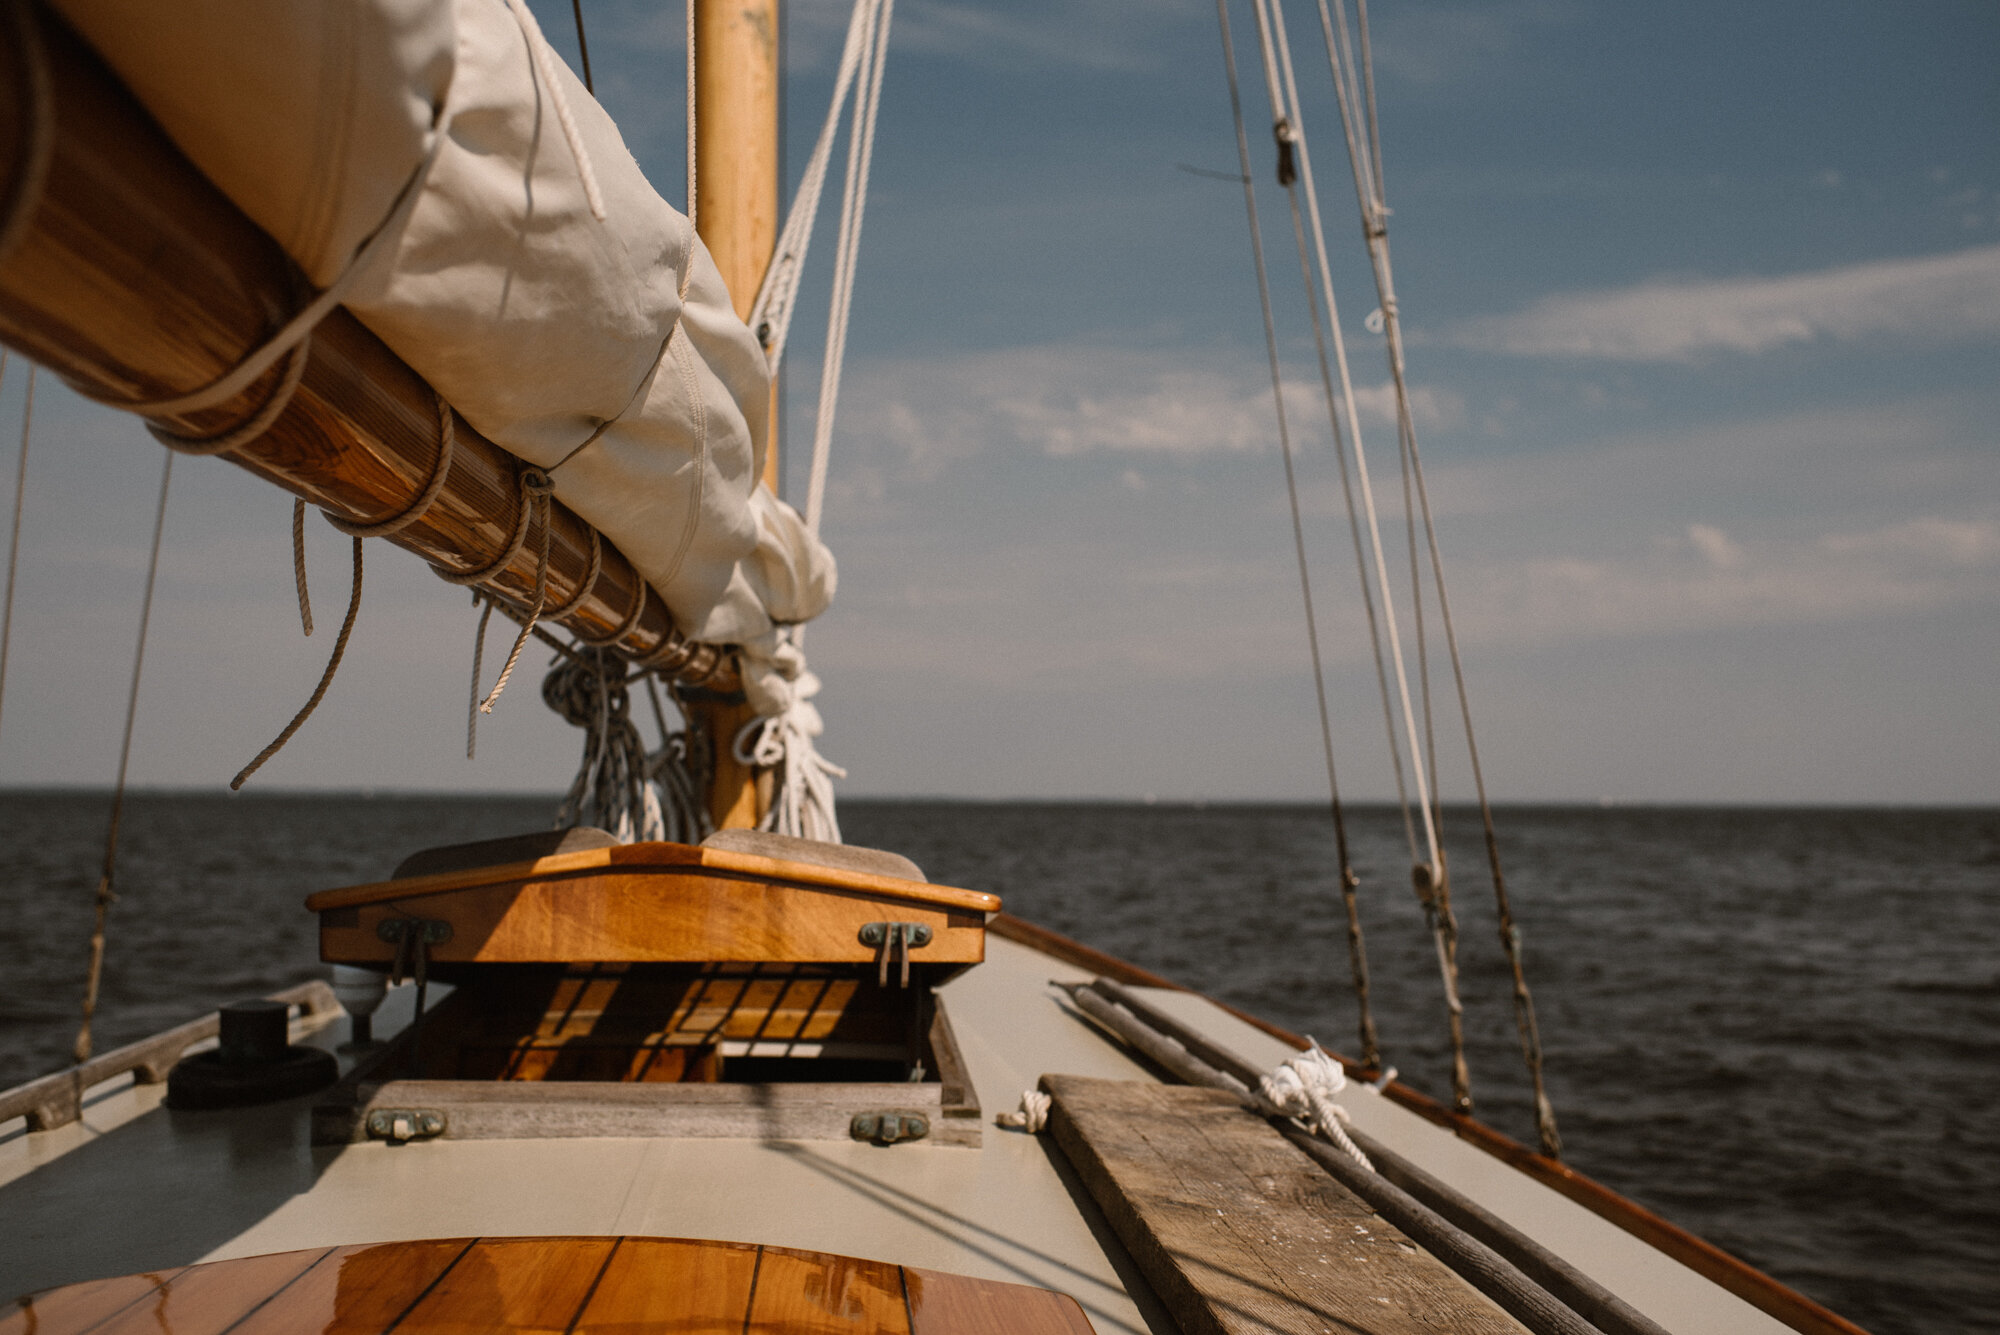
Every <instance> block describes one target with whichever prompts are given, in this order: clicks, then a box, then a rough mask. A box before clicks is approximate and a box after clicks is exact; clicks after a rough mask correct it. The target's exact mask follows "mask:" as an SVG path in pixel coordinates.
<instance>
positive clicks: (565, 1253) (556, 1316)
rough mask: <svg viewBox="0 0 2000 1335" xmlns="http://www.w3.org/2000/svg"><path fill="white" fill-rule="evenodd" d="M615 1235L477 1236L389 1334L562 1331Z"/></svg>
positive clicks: (607, 1258)
mask: <svg viewBox="0 0 2000 1335" xmlns="http://www.w3.org/2000/svg"><path fill="white" fill-rule="evenodd" d="M616 1245H617V1240H616V1239H615V1238H481V1239H480V1240H479V1241H478V1242H475V1243H474V1244H473V1245H472V1247H471V1248H470V1249H469V1250H468V1251H467V1252H466V1253H465V1255H463V1256H462V1257H460V1258H459V1259H458V1262H457V1263H456V1264H455V1265H453V1266H452V1267H451V1269H450V1270H448V1271H447V1272H445V1274H444V1276H443V1277H442V1278H441V1279H439V1280H438V1281H437V1283H436V1284H435V1285H433V1286H432V1287H431V1289H430V1291H429V1292H428V1293H426V1294H425V1295H424V1297H423V1298H422V1299H421V1300H420V1301H419V1302H418V1303H417V1305H416V1306H415V1307H413V1308H411V1309H410V1312H409V1315H407V1316H405V1317H404V1318H403V1319H402V1320H401V1321H400V1322H398V1323H397V1324H396V1327H395V1329H396V1332H397V1335H485V1333H486V1332H489V1331H498V1330H510V1331H547V1332H551V1335H559V1332H562V1331H564V1330H567V1329H568V1328H569V1324H570V1322H571V1321H573V1320H575V1319H576V1315H577V1313H578V1312H580V1311H582V1310H583V1305H584V1303H585V1301H587V1300H588V1299H589V1297H590V1295H591V1290H592V1289H593V1288H594V1287H595V1285H596V1283H597V1277H598V1275H599V1274H600V1273H602V1272H603V1270H604V1267H605V1264H606V1263H607V1262H608V1261H610V1259H611V1252H612V1248H613V1247H615V1246H616Z"/></svg>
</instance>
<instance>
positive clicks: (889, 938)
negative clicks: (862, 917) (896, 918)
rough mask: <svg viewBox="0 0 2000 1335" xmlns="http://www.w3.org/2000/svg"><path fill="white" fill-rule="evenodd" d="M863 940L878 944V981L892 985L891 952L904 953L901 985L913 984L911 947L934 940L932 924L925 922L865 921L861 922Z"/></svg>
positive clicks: (875, 945) (877, 984)
mask: <svg viewBox="0 0 2000 1335" xmlns="http://www.w3.org/2000/svg"><path fill="white" fill-rule="evenodd" d="M860 935H861V944H862V945H864V946H873V947H875V983H876V986H878V987H887V986H888V985H889V956H890V955H891V954H895V955H898V956H900V957H901V959H902V966H903V977H902V984H901V985H902V986H904V987H908V986H909V985H910V951H911V950H913V949H915V948H918V947H921V946H927V945H929V944H930V943H931V928H930V924H929V923H923V922H865V923H862V924H861V934H860Z"/></svg>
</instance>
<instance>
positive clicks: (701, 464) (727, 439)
mask: <svg viewBox="0 0 2000 1335" xmlns="http://www.w3.org/2000/svg"><path fill="white" fill-rule="evenodd" d="M56 7H57V8H58V9H59V10H60V11H62V13H63V15H64V16H65V17H66V18H67V19H68V20H69V21H70V23H71V24H72V25H74V26H75V28H76V29H77V30H78V31H79V32H80V33H81V34H82V35H83V37H84V38H85V39H86V40H87V41H89V42H90V43H91V45H92V46H94V47H95V48H96V49H97V51H98V52H99V53H100V54H101V55H102V56H103V57H104V58H105V59H106V60H107V61H108V62H109V63H110V64H111V66H112V67H113V68H114V69H115V70H116V71H117V73H118V74H119V76H120V77H121V78H122V79H123V80H124V81H125V83H126V84H127V86H128V87H130V88H131V89H132V91H133V93H134V94H135V95H136V96H137V97H138V98H139V99H140V101H141V102H142V103H144V105H145V106H146V108H147V110H149V111H150V112H151V113H152V114H153V116H154V117H155V118H156V119H157V120H158V121H159V122H160V124H161V125H162V126H163V127H164V128H165V130H166V131H167V133H168V134H169V135H170V136H171V137H172V138H173V139H174V141H175V142H176V143H177V144H178V145H179V146H180V147H181V149H182V150H183V151H184V152H186V153H187V155H188V157H189V158H190V159H192V160H193V162H194V163H195V164H196V165H197V166H198V167H200V168H201V170H202V171H203V172H205V173H206V174H207V175H208V177H209V178H210V179H211V180H213V181H214V182H215V183H216V184H217V185H218V186H219V187H220V188H221V189H222V190H223V191H224V192H225V193H226V194H228V195H229V197H230V198H231V199H233V200H234V201H235V202H236V203H237V204H238V205H239V206H240V207H241V208H242V209H243V210H244V211H245V212H246V213H247V214H249V215H250V217H251V218H252V219H254V220H255V221H256V222H257V223H258V224H259V225H260V226H262V227H263V228H264V229H265V230H266V231H268V232H269V233H270V234H271V235H272V236H273V237H274V238H276V239H277V241H278V242H279V244H280V245H282V246H283V247H284V248H285V250H286V251H287V252H288V253H289V254H290V255H291V256H292V258H293V259H294V260H295V261H297V263H298V264H299V266H300V267H301V268H302V269H303V270H304V272H305V274H306V276H307V277H308V278H309V279H310V280H311V281H312V282H313V283H314V284H316V285H318V286H320V287H322V288H324V287H328V286H331V285H334V284H336V283H339V284H341V285H342V293H343V295H342V298H341V299H342V301H343V304H345V305H346V306H347V308H348V309H349V310H350V311H352V312H353V313H354V314H355V316H357V317H358V318H359V319H360V320H361V321H362V322H363V323H364V324H366V325H367V326H368V327H369V328H370V329H371V330H373V331H374V332H375V333H376V334H377V335H378V336H379V337H380V338H381V339H382V340H383V341H384V342H385V343H387V344H388V345H389V346H390V347H391V348H392V349H394V350H395V351H396V353H397V354H398V355H399V356H401V357H402V358H403V359H404V360H405V361H406V362H408V363H409V364H410V366H411V367H413V368H414V369H415V370H416V371H417V372H418V374H420V375H422V376H423V377H424V378H425V379H426V380H428V381H429V382H430V383H431V385H432V386H433V387H435V388H436V389H437V390H438V392H439V393H441V394H442V395H444V397H445V398H446V399H447V400H448V401H449V402H450V403H451V404H452V405H453V406H454V407H456V408H457V409H458V411H459V412H460V413H461V414H462V415H463V416H464V418H465V419H466V421H468V422H470V423H471V424H472V425H473V426H474V427H476V428H477V429H478V430H479V431H480V432H481V433H482V434H484V435H485V436H487V437H488V438H489V439H491V440H493V441H494V442H495V443H497V444H499V445H501V446H502V447H504V448H505V449H507V450H509V451H511V452H513V453H514V454H515V455H518V456H519V457H520V458H522V459H524V460H527V461H529V462H530V463H533V464H535V465H537V466H539V467H542V468H547V469H553V470H554V471H553V477H554V480H555V488H556V495H557V497H558V498H560V499H561V500H562V501H563V502H564V503H565V504H567V505H568V506H570V507H571V508H572V509H573V510H575V511H576V513H577V514H579V515H580V516H582V517H583V518H584V519H586V520H588V521H589V522H590V523H592V524H594V525H596V526H597V528H598V529H599V530H601V531H602V532H603V533H604V534H605V536H606V537H608V538H609V539H611V541H613V542H615V543H616V544H617V545H618V547H619V549H620V550H622V551H623V552H624V553H625V554H626V555H627V556H628V557H630V558H631V560H632V562H633V564H634V565H635V566H637V567H638V569H639V571H640V573H641V574H642V575H643V576H644V577H645V578H646V580H647V581H648V583H650V584H651V585H652V587H653V589H654V590H655V591H656V592H657V593H658V594H659V595H660V596H661V597H662V598H663V599H664V600H665V602H666V604H667V606H668V608H669V609H671V610H672V612H673V613H674V616H675V618H676V620H677V621H678V622H679V623H680V625H681V626H682V628H683V629H684V630H685V632H686V633H687V634H688V635H689V636H690V637H691V638H694V639H698V640H703V641H707V642H710V643H718V644H737V645H741V646H743V648H744V651H745V652H744V657H745V663H744V668H745V678H746V687H747V689H748V690H749V693H750V695H751V699H752V702H753V704H755V705H756V706H757V707H758V710H759V712H760V713H764V714H776V713H779V712H781V711H782V710H783V709H784V708H786V707H787V706H788V705H789V704H790V703H791V701H792V696H793V692H792V690H791V681H792V679H793V678H795V677H796V676H797V675H798V672H799V670H800V664H799V663H798V662H797V660H796V656H795V654H794V653H793V652H792V651H790V650H789V649H787V648H786V647H784V646H783V644H782V642H781V640H780V637H779V636H778V634H777V628H778V627H779V626H780V625H783V624H786V623H792V622H799V621H804V620H807V619H809V618H811V617H813V616H815V615H817V614H818V613H819V612H820V611H822V610H824V609H825V607H826V605H827V603H828V602H829V601H830V600H831V598H832V595H833V589H834V564H833V558H832V557H831V555H830V554H829V553H828V552H827V551H826V549H825V548H824V547H823V546H822V545H821V544H820V543H819V541H818V539H817V538H815V537H813V536H812V535H811V534H809V533H808V532H807V530H806V527H805V525H804V523H803V522H801V520H800V519H799V516H798V515H797V514H796V513H795V512H794V511H793V510H792V509H791V507H790V506H788V505H786V504H785V503H784V502H782V501H780V500H778V499H777V498H776V497H775V496H773V495H772V494H771V492H770V490H769V489H768V488H766V487H763V486H762V485H761V484H760V483H759V481H758V479H759V478H760V477H761V476H762V473H763V462H764V453H765V449H766V445H767V442H766V439H765V435H766V431H767V424H768V422H769V420H770V393H771V376H770V370H769V367H768V365H767V363H766V361H765V358H764V354H763V351H762V349H761V348H759V346H758V344H757V341H756V339H755V338H754V337H753V336H752V335H751V333H750V331H749V330H748V329H747V328H746V327H745V326H744V324H743V322H742V321H741V320H739V319H738V318H737V316H736V314H735V311H734V309H733V308H732V306H731V303H730V295H729V293H728V291H727V290H726V289H725V288H724V286H723V282H722V277H721V275H720V274H719V273H718V272H717V270H716V267H715V264H714V261H712V260H711V259H710V258H709V255H708V251H707V250H706V248H705V247H703V245H702V243H701V241H700V239H699V238H697V237H696V236H695V233H694V229H693V227H691V226H690V225H689V223H688V220H687V219H686V217H684V216H683V215H682V214H680V213H679V212H677V211H676V210H675V209H673V208H672V207H671V206H669V205H668V204H667V203H666V201H665V200H663V199H661V198H660V196H659V194H658V193H657V192H656V191H654V189H653V188H652V186H651V185H650V184H649V183H648V182H647V180H646V178H645V175H644V174H643V173H642V172H641V171H640V169H639V165H638V163H636V162H635V161H634V160H633V158H632V155H631V153H630V152H629V151H628V150H627V149H626V147H625V143H624V140H623V139H622V138H621V137H620V135H619V133H618V128H617V127H616V126H615V125H614V124H613V123H612V121H611V118H610V117H609V116H607V115H606V114H605V112H604V111H603V109H602V108H601V107H599V106H598V104H597V102H596V101H595V100H594V99H593V98H592V97H591V96H590V95H589V93H587V92H586V91H585V90H584V88H583V85H582V84H581V82H580V81H578V80H577V79H576V78H575V77H574V76H573V75H572V74H571V73H570V72H569V70H568V68H567V66H564V65H563V64H562V62H561V61H559V60H555V59H549V58H542V59H539V60H538V59H537V53H536V50H535V45H534V44H535V43H537V42H539V41H540V40H541V39H540V36H539V33H538V32H537V31H536V30H535V29H534V25H533V21H532V19H529V18H527V16H526V14H525V11H517V10H516V9H515V8H513V7H512V6H510V5H509V3H507V0H174V2H173V3H162V0H56ZM549 77H553V78H555V79H557V80H559V81H560V83H561V94H562V96H561V98H560V99H558V98H557V97H556V96H555V95H554V94H555V91H556V90H555V89H553V88H551V87H550V86H548V85H547V84H546V82H545V80H546V79H547V78H549ZM559 101H560V102H562V103H566V106H567V110H568V111H569V113H570V114H571V121H572V127H573V131H572V132H573V134H574V137H575V138H576V140H577V141H578V143H579V147H580V148H581V149H582V154H581V159H582V160H580V158H579V156H578V155H577V154H573V153H572V151H571V148H570V137H571V136H570V134H566V132H565V127H564V125H563V124H561V117H560V115H559V111H560V110H561V108H560V107H559V106H558V102H559ZM586 175H590V176H594V178H595V181H596V184H597V186H598V189H599V192H600V195H601V199H602V204H603V211H604V215H605V216H604V219H603V220H602V221H599V220H598V219H597V218H596V217H594V216H593V212H592V209H591V207H590V203H589V201H588V199H587V197H586V192H585V186H584V181H585V178H586ZM406 189H408V190H413V191H414V192H415V194H414V197H413V198H411V199H408V200H407V202H406V204H405V206H404V207H401V208H399V207H398V201H399V199H401V198H403V196H404V192H405V191H406ZM385 220H386V221H387V222H388V226H386V227H385V226H384V223H385ZM378 231H379V232H380V236H379V237H376V236H375V234H376V233H378ZM371 237H375V239H374V240H373V241H372V242H371ZM357 257H359V258H357ZM593 435H595V436H596V439H595V440H592V437H593ZM586 441H589V442H590V443H589V444H588V445H587V446H584V448H582V449H579V448H578V447H579V446H583V445H584V443H585V442H586ZM558 465H560V466H559V467H558Z"/></svg>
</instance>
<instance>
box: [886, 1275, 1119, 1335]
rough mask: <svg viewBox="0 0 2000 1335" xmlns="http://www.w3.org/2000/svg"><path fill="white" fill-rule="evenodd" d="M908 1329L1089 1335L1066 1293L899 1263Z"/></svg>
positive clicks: (922, 1334)
mask: <svg viewBox="0 0 2000 1335" xmlns="http://www.w3.org/2000/svg"><path fill="white" fill-rule="evenodd" d="M903 1284H904V1287H905V1289H906V1291H907V1292H908V1293H909V1296H910V1335H1023V1333H1024V1332H1029V1331H1032V1332H1036V1335H1094V1333H1093V1330H1092V1327H1091V1324H1090V1318H1089V1317H1087V1316H1085V1315H1084V1314H1083V1308H1082V1307H1080V1306H1079V1305H1078V1304H1077V1301H1076V1299H1074V1298H1072V1297H1070V1296H1069V1295H1068V1294H1067V1293H1057V1292H1055V1291H1054V1290H1053V1289H1037V1288H1032V1287H1030V1286H1028V1285H1026V1284H1002V1283H999V1282H998V1281H996V1280H990V1279H973V1278H972V1277H970V1276H969V1275H953V1274H949V1273H947V1272H945V1271H942V1270H919V1269H917V1268H916V1267H914V1266H904V1267H903Z"/></svg>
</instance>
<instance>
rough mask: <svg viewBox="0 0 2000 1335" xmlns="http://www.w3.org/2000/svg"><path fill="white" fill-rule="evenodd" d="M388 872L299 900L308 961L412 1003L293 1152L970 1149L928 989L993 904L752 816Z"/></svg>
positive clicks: (436, 855)
mask: <svg viewBox="0 0 2000 1335" xmlns="http://www.w3.org/2000/svg"><path fill="white" fill-rule="evenodd" d="M397 873H398V874H397V875H396V876H395V877H393V878H391V879H390V880H387V881H383V882H378V883H374V884H370V885H359V886H350V887H345V888H341V889H335V890H326V891H322V892H320V893H318V894H315V895H313V896H311V897H310V898H308V899H307V901H306V906H307V907H308V908H309V909H311V910H312V911H313V912H315V913H317V914H318V915H319V930H320V955H321V958H322V959H324V960H326V961H327V962H329V963H334V964H344V965H351V966H360V967H363V968H369V969H375V970H379V971H381V972H382V973H384V974H385V975H386V976H388V977H391V978H396V979H401V978H412V979H415V980H417V981H418V982H419V985H420V988H421V989H422V991H423V992H425V993H428V994H429V995H428V999H429V1000H431V1001H433V1002H434V1004H430V1005H426V1006H424V1007H423V1015H422V1018H421V1020H420V1021H419V1022H418V1023H416V1024H414V1025H411V1026H410V1027H408V1028H407V1029H405V1030H404V1031H403V1032H402V1033H401V1034H399V1035H397V1036H396V1037H395V1039H393V1040H392V1041H391V1042H389V1043H388V1044H386V1045H384V1046H383V1047H382V1048H381V1049H380V1050H379V1051H377V1052H375V1053H373V1054H372V1055H371V1056H370V1057H369V1058H367V1059H366V1060H364V1061H363V1062H362V1063H360V1064H359V1065H357V1066H356V1068H355V1069H354V1070H353V1071H352V1072H350V1074H349V1075H348V1076H347V1077H346V1078H345V1079H344V1080H342V1081H341V1083H340V1084H339V1085H337V1086H336V1087H335V1088H334V1089H333V1090H332V1091H330V1093H329V1095H328V1096H327V1098H325V1099H324V1100H323V1101H322V1102H321V1104H320V1105H319V1106H318V1107H317V1108H316V1109H315V1115H314V1123H313V1132H314V1140H315V1142H317V1143H342V1142H351V1141H357V1140H366V1139H389V1140H420V1139H430V1138H447V1139H510V1138H521V1137H529V1136H533V1137H547V1136H607V1135H609V1136H619V1135H633V1136H752V1137H761V1138H770V1139H846V1138H850V1137H853V1138H858V1139H865V1140H873V1141H877V1142H880V1143H894V1142H899V1141H908V1140H932V1141H936V1142H940V1143H944V1144H955V1145H977V1144H978V1142H979V1136H980V1116H979V1108H978V1104H977V1100H976V1098H975V1096H974V1093H973V1090H972V1086H971V1083H970V1081H969V1080H967V1079H966V1078H965V1074H964V1063H963V1061H962V1059H961V1058H960V1056H959V1053H958V1047H957V1042H956V1040H955V1038H954V1037H953V1035H952V1030H951V1022H950V1019H949V1017H948V1016H947V1014H946V1012H945V1007H944V1004H943V1000H942V999H941V998H940V997H939V996H938V995H937V992H936V989H937V987H938V986H939V984H941V983H943V982H944V981H945V980H947V979H948V978H950V977H952V976H953V975H955V974H956V973H958V972H960V971H961V970H963V969H965V968H968V967H970V966H971V965H974V964H976V963H978V962H979V961H980V960H982V959H983V958H984V957H985V949H986V922H987V918H988V915H990V914H992V913H994V912H997V911H998V910H999V907H1000V901H999V899H998V898H997V897H996V896H994V895H990V894H984V893H981V892H978V891H972V890H961V889H956V888H953V887H949V886H941V885H934V884H932V883H931V882H929V881H928V880H926V879H924V877H923V873H922V872H921V871H920V870H919V869H918V868H917V867H916V866H915V865H914V864H913V863H910V862H909V861H908V860H907V859H904V858H900V857H897V856H895V855H894V854H889V853H881V852H877V851H874V850H868V849H855V848H848V847H844V846H839V845H828V844H818V843H814V842H811V841H807V840H802V839H790V838H786V837H783V836H778V835H769V834H762V833H758V832H751V831H724V832H722V833H721V834H718V835H717V836H714V837H713V838H712V839H711V840H710V841H708V842H707V843H705V844H702V845H699V846H693V845H684V844H670V843H636V844H619V843H616V842H615V841H613V840H612V839H611V836H609V835H608V834H605V833H604V832H602V831H596V830H569V831H560V832H550V833H547V834H542V835H532V836H521V837H516V838H512V839H504V840H494V841H487V842H484V843H480V844H469V845H460V846H456V847H453V848H447V849H433V850H427V851H426V852H424V853H420V854H417V855H415V856H413V857H411V858H410V859H407V860H406V861H405V862H404V863H403V865H402V866H401V867H399V868H398V869H397ZM433 984H444V985H447V987H433V986H432V985H433ZM440 993H443V994H444V995H442V997H441V999H439V994H440Z"/></svg>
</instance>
